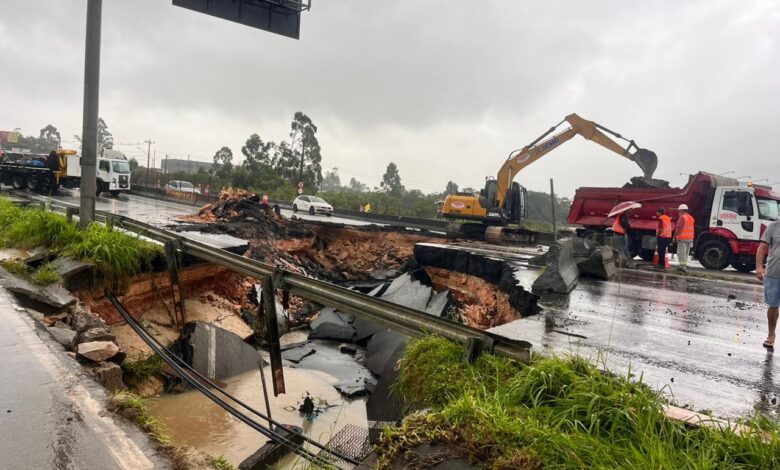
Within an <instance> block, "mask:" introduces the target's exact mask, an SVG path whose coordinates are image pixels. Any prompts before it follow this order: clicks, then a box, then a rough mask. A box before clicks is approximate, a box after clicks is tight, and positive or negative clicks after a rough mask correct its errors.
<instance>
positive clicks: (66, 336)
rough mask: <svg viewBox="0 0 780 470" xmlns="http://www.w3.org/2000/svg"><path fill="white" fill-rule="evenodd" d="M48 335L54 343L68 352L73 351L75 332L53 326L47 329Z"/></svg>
mask: <svg viewBox="0 0 780 470" xmlns="http://www.w3.org/2000/svg"><path fill="white" fill-rule="evenodd" d="M49 333H51V336H52V337H53V338H54V340H55V341H57V342H58V343H60V344H61V345H63V346H65V349H67V350H68V351H70V350H72V349H73V339H74V338H75V337H76V332H75V331H73V330H71V329H70V328H60V327H57V326H53V327H51V328H49Z"/></svg>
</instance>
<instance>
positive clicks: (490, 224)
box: [441, 114, 658, 243]
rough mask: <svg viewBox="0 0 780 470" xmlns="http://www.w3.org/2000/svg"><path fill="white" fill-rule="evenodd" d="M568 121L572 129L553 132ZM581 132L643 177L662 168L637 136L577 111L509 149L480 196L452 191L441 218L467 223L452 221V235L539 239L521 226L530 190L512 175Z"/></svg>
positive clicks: (514, 240) (517, 240) (509, 240)
mask: <svg viewBox="0 0 780 470" xmlns="http://www.w3.org/2000/svg"><path fill="white" fill-rule="evenodd" d="M564 123H566V124H568V126H569V127H568V128H566V129H564V130H563V131H560V132H558V133H556V134H554V135H552V136H550V134H552V133H553V132H555V131H556V130H557V129H558V128H559V127H560V126H561V125H563V124H564ZM607 134H609V135H611V136H612V137H610V136H609V135H607ZM577 135H580V136H582V137H583V138H585V139H586V140H590V141H592V142H596V143H597V144H599V145H601V146H603V147H605V148H606V149H608V150H611V151H613V152H614V153H616V154H617V155H619V156H620V157H622V158H626V159H628V160H630V161H632V162H634V163H636V164H637V165H638V166H639V168H640V169H641V170H642V172H643V174H644V176H643V178H644V179H646V180H648V181H652V177H653V172H655V169H656V167H657V166H658V157H657V156H656V154H655V153H654V152H652V151H650V150H647V149H644V148H640V147H639V146H638V145H637V144H636V143H635V142H634V141H633V140H629V139H626V138H624V137H623V136H622V135H620V134H619V133H617V132H615V131H612V130H610V129H608V128H606V127H604V126H602V125H600V124H598V123H596V122H593V121H588V120H587V119H583V118H582V117H580V116H578V115H577V114H570V115H568V116H566V117H565V118H564V119H563V120H562V121H561V122H559V123H558V124H556V125H554V126H552V127H551V128H549V129H548V130H547V131H546V132H544V133H543V134H542V135H540V136H539V137H537V138H536V139H534V141H533V142H531V143H529V144H528V145H526V146H524V147H523V148H521V149H518V150H515V151H513V152H511V153H510V154H509V156H508V158H507V159H506V160H505V161H504V162H503V163H502V165H501V168H500V169H499V171H498V174H497V175H496V177H495V178H492V177H489V178H487V180H486V182H485V188H484V189H482V190H481V191H480V194H479V195H475V194H467V193H457V194H452V195H448V196H447V197H446V199H445V200H444V204H443V205H442V210H441V214H442V216H443V217H444V218H446V219H450V220H463V221H466V222H464V223H461V222H453V223H451V224H449V225H448V227H447V232H448V234H451V235H452V236H463V237H466V238H484V240H486V241H488V242H491V243H535V242H536V236H537V233H536V232H535V231H533V230H529V229H526V228H525V227H523V224H522V223H523V221H524V220H525V218H526V214H527V209H528V208H527V204H526V199H527V198H526V189H525V188H524V187H523V186H521V185H520V183H518V182H515V181H514V178H515V176H517V174H518V173H519V172H520V171H522V170H523V169H524V168H525V167H527V166H528V165H530V164H532V163H533V162H535V161H537V160H539V159H540V158H542V157H544V156H545V155H547V154H548V153H550V152H552V151H553V150H555V149H556V148H558V147H559V146H561V145H562V144H564V143H565V142H568V141H569V140H571V139H573V138H574V137H575V136H577ZM613 138H614V139H620V140H623V141H625V142H627V143H628V145H626V146H625V147H623V146H622V145H621V144H619V143H617V142H616V141H615V140H614V139H613Z"/></svg>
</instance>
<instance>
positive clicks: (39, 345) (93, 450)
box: [0, 289, 171, 470]
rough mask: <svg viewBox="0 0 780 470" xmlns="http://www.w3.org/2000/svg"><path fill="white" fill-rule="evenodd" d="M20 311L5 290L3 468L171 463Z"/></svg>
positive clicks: (0, 411) (0, 402) (1, 304)
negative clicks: (118, 417)
mask: <svg viewBox="0 0 780 470" xmlns="http://www.w3.org/2000/svg"><path fill="white" fill-rule="evenodd" d="M23 310H24V309H23V308H22V307H20V306H19V305H17V304H16V302H15V301H14V300H13V298H12V296H11V295H10V294H9V293H8V292H7V291H6V290H5V289H0V324H2V325H3V327H2V328H0V383H2V384H3V386H0V436H2V437H0V456H1V457H2V458H0V469H2V470H16V469H19V470H22V469H24V470H26V469H42V470H45V469H58V470H59V469H80V470H92V469H94V470H103V469H158V468H161V469H164V468H171V465H170V463H169V462H167V461H165V460H163V459H160V458H159V457H157V456H156V455H155V453H154V450H153V449H154V446H153V445H152V443H151V442H150V440H149V439H148V438H147V437H146V436H145V435H143V434H142V433H141V432H140V431H139V430H138V429H135V428H133V427H132V426H131V425H129V424H127V423H119V422H117V421H115V420H114V419H113V417H112V415H111V414H110V413H107V412H106V411H105V398H106V397H105V391H104V389H103V388H102V387H101V386H99V385H98V384H96V383H95V382H94V381H92V380H91V379H90V378H88V377H86V376H85V375H84V372H82V371H81V368H80V366H79V365H78V364H77V363H76V362H75V360H73V359H71V358H70V357H67V355H66V354H65V351H64V350H63V349H62V347H61V346H60V345H59V344H58V343H54V342H53V340H52V339H51V338H50V337H49V336H48V333H47V332H45V331H41V334H42V336H41V337H39V336H38V335H37V334H36V330H38V329H39V328H41V327H39V326H36V324H35V323H34V321H33V320H32V319H31V318H30V317H29V316H28V314H27V313H26V312H24V311H23Z"/></svg>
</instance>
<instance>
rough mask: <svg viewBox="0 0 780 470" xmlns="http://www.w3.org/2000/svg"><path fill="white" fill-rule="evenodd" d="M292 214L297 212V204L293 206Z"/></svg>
mask: <svg viewBox="0 0 780 470" xmlns="http://www.w3.org/2000/svg"><path fill="white" fill-rule="evenodd" d="M293 212H298V204H293Z"/></svg>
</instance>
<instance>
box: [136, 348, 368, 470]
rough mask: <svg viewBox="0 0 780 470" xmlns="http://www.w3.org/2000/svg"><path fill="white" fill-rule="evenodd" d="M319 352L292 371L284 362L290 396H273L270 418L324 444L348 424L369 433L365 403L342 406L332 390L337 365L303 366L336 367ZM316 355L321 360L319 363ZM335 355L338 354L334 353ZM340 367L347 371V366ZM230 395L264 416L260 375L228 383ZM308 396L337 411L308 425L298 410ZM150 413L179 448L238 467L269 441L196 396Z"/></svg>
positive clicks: (173, 399) (288, 463) (157, 405)
mask: <svg viewBox="0 0 780 470" xmlns="http://www.w3.org/2000/svg"><path fill="white" fill-rule="evenodd" d="M315 347H316V349H317V352H316V353H315V354H314V355H312V356H310V358H312V359H310V360H308V361H307V360H306V359H305V360H304V361H302V362H301V365H299V366H295V367H293V366H294V365H293V364H291V363H289V362H285V368H284V378H285V385H286V389H287V390H288V392H287V393H286V394H284V395H279V396H278V397H274V396H273V393H270V396H269V401H270V403H271V414H272V417H273V418H274V419H275V420H277V421H279V422H282V423H286V424H294V425H297V426H300V427H301V428H303V429H304V433H305V434H306V435H307V436H308V437H310V438H311V439H314V440H316V441H318V442H321V443H323V444H325V443H327V442H328V440H329V439H330V438H331V437H332V436H333V435H334V434H335V433H337V432H338V431H339V430H340V429H342V428H343V427H344V426H346V425H347V424H355V425H358V426H361V427H365V426H366V408H365V400H364V399H356V400H344V399H342V398H341V396H340V394H339V393H338V392H337V391H336V389H335V388H333V385H334V384H336V383H339V382H342V381H343V379H344V377H339V376H340V375H342V374H340V373H339V371H338V367H339V365H338V364H335V365H336V369H334V370H333V371H331V372H333V373H326V372H323V371H321V370H314V368H306V367H305V366H304V363H305V362H310V363H311V364H312V365H314V366H316V365H318V362H317V361H319V363H321V362H330V363H338V356H334V357H333V358H330V357H329V356H332V355H333V353H334V351H333V350H327V351H326V350H325V347H324V346H320V345H316V346H315ZM318 354H319V355H320V357H319V358H317V355H318ZM335 354H338V352H337V351H335ZM342 356H343V355H342ZM307 359H308V358H307ZM345 364H346V363H345ZM341 366H342V367H343V366H344V364H342V365H341ZM351 369H352V371H351V373H352V374H355V373H356V371H358V372H359V373H360V374H362V372H360V369H359V368H358V366H357V365H355V366H354V367H352V368H351ZM265 374H266V381H267V383H268V384H269V387H270V386H271V385H270V384H271V375H270V368H269V367H265ZM226 389H227V390H228V391H229V392H230V393H231V394H233V395H234V396H236V397H237V398H239V399H241V400H242V401H245V402H246V403H248V404H249V405H250V406H252V407H254V408H255V409H257V410H259V411H263V412H264V411H265V403H264V401H263V392H262V385H261V381H260V372H259V371H257V372H248V373H245V374H242V375H240V376H237V377H234V378H232V379H230V380H229V381H227V386H226ZM307 391H308V392H309V393H310V394H311V396H312V397H313V398H314V399H315V403H316V402H317V401H318V400H317V399H320V400H324V401H325V402H327V404H329V405H336V406H332V407H329V408H327V409H325V410H324V411H323V412H322V413H321V414H319V415H317V416H316V417H315V418H314V419H313V420H311V421H308V420H306V419H305V418H303V417H302V416H301V415H300V413H298V411H297V409H298V406H299V405H300V403H301V402H302V401H303V397H304V396H305V395H306V392H307ZM149 407H150V411H151V413H152V414H153V415H154V416H157V417H159V418H160V419H161V420H162V421H163V422H164V423H165V424H167V425H168V427H169V428H170V435H171V437H172V439H173V442H174V443H175V444H176V445H189V446H193V447H195V448H197V449H199V450H201V451H204V452H207V453H209V454H211V455H215V456H217V455H224V456H225V458H227V459H228V460H229V461H230V462H231V463H232V464H233V465H235V466H238V464H240V463H241V461H243V460H244V459H245V458H246V457H248V456H249V455H251V454H252V453H254V452H255V451H256V450H257V449H258V448H259V447H261V446H262V445H263V444H264V443H265V442H266V440H267V439H266V438H265V437H264V436H262V435H261V434H259V433H258V432H256V431H254V430H252V429H251V428H249V427H248V426H247V425H245V424H244V423H241V422H240V421H238V420H237V419H235V418H233V417H232V416H231V415H229V414H228V413H227V412H226V411H224V410H223V409H222V408H220V407H219V406H218V405H216V404H215V403H214V402H212V401H211V400H209V399H208V398H206V397H204V396H203V395H202V394H201V393H200V392H198V391H188V392H185V393H181V394H173V395H164V396H160V397H157V398H153V399H149ZM257 421H259V422H262V419H261V418H257ZM263 424H266V423H265V422H263ZM301 464H302V462H301V461H300V460H299V459H297V458H289V459H285V460H284V461H283V464H282V465H281V467H280V468H302V466H301Z"/></svg>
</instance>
